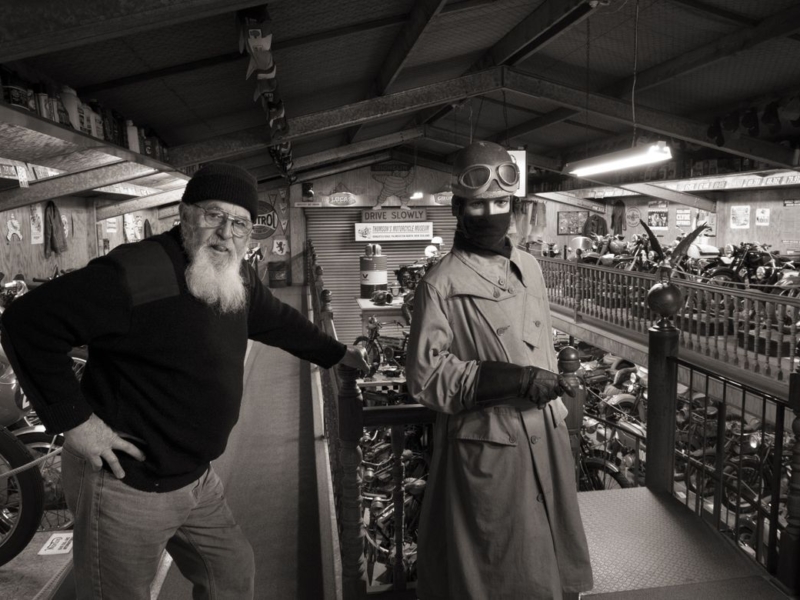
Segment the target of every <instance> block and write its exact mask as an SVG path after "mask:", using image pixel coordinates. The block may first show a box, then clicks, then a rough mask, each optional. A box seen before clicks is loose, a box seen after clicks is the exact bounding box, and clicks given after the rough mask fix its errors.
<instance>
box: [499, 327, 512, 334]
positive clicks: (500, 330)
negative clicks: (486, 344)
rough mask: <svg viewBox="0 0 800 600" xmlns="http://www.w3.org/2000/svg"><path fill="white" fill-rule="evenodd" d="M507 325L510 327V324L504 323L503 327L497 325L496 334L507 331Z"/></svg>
mask: <svg viewBox="0 0 800 600" xmlns="http://www.w3.org/2000/svg"><path fill="white" fill-rule="evenodd" d="M509 327H511V325H506V326H504V327H498V328H497V335H503V334H504V333H505V332H506V331H508V328H509Z"/></svg>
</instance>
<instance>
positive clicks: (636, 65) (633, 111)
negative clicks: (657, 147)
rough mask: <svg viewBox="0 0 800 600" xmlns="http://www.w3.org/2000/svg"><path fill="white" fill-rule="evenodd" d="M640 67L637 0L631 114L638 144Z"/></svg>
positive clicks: (634, 136)
mask: <svg viewBox="0 0 800 600" xmlns="http://www.w3.org/2000/svg"><path fill="white" fill-rule="evenodd" d="M638 68H639V0H636V17H635V19H634V22H633V85H631V116H632V117H633V140H631V148H633V147H634V146H635V145H636V75H637V71H638Z"/></svg>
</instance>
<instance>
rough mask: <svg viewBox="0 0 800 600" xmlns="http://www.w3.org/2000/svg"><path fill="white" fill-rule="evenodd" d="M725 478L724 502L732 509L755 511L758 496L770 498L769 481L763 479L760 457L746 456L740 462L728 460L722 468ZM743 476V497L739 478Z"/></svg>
mask: <svg viewBox="0 0 800 600" xmlns="http://www.w3.org/2000/svg"><path fill="white" fill-rule="evenodd" d="M722 473H723V477H724V478H725V490H724V492H723V494H722V503H723V504H724V505H725V506H727V507H728V508H729V509H730V510H733V511H736V512H739V513H752V512H755V510H756V508H757V506H758V498H759V497H760V498H761V499H762V501H763V500H764V499H769V497H770V493H771V492H770V491H769V488H768V486H767V485H765V484H766V483H767V482H765V481H762V479H761V464H760V463H759V461H758V459H756V458H753V457H750V456H745V457H743V458H742V459H741V460H740V461H739V462H735V463H734V462H727V463H726V464H725V466H724V467H723V469H722ZM739 476H741V478H742V485H741V497H740V496H739V482H738V478H739Z"/></svg>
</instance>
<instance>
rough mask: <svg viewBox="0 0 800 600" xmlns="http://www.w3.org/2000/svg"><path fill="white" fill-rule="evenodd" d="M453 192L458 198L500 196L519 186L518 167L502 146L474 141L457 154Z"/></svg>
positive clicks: (509, 193) (513, 190)
mask: <svg viewBox="0 0 800 600" xmlns="http://www.w3.org/2000/svg"><path fill="white" fill-rule="evenodd" d="M453 176H454V178H455V181H454V182H453V193H454V194H455V195H456V196H460V197H461V198H467V199H471V198H486V199H492V198H501V197H503V196H510V195H511V194H513V193H514V192H516V191H517V188H518V187H519V177H520V174H519V168H518V167H517V165H516V163H515V162H514V161H513V159H512V158H511V155H510V154H509V153H508V152H506V150H505V148H503V147H502V146H500V145H498V144H495V143H493V142H474V143H472V144H470V145H469V146H467V147H466V148H464V149H463V150H461V151H460V152H459V153H458V154H457V155H456V160H455V164H454V165H453Z"/></svg>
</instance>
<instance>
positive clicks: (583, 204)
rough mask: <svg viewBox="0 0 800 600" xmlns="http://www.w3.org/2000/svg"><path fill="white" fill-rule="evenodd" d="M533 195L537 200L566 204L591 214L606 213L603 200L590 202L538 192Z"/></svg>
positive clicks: (562, 193) (555, 193) (556, 193)
mask: <svg viewBox="0 0 800 600" xmlns="http://www.w3.org/2000/svg"><path fill="white" fill-rule="evenodd" d="M533 195H534V196H537V197H539V198H544V199H545V200H552V201H553V202H560V203H561V204H566V205H568V206H574V207H576V208H583V209H586V210H591V211H593V212H597V213H600V214H605V212H606V206H605V203H604V202H603V200H594V201H592V200H586V199H584V198H576V197H575V196H570V195H569V194H565V193H564V192H539V193H536V194H533ZM598 207H599V208H598Z"/></svg>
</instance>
